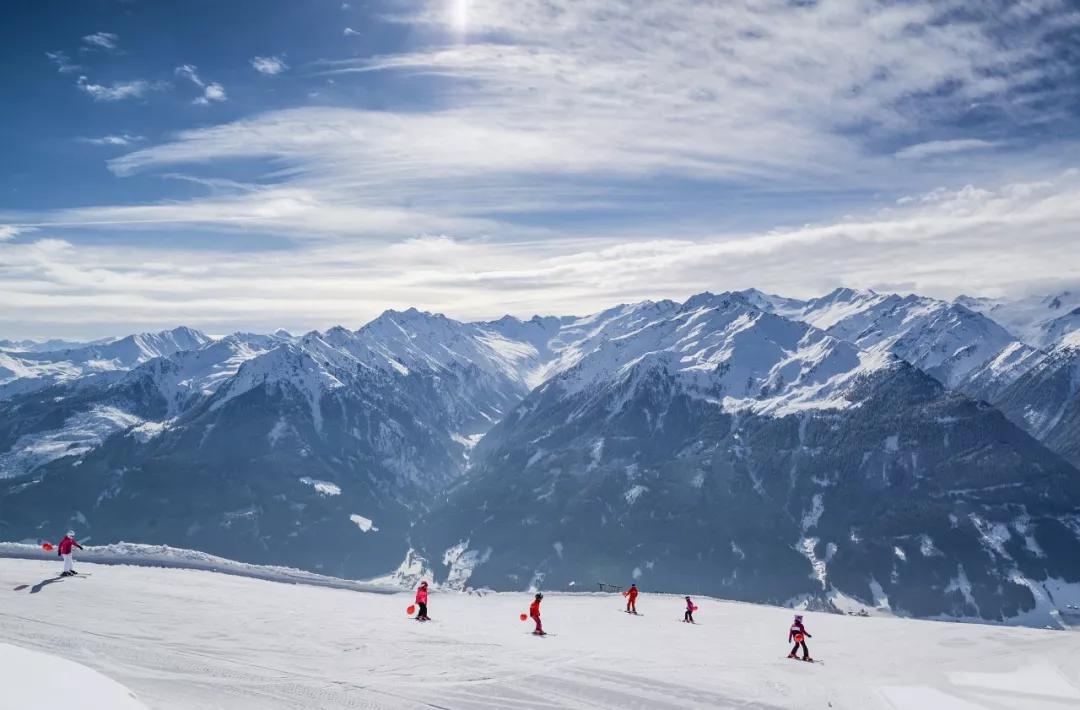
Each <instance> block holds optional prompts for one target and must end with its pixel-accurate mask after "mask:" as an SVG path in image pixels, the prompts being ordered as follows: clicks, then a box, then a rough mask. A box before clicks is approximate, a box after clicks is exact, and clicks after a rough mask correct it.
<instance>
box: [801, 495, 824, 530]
mask: <svg viewBox="0 0 1080 710" xmlns="http://www.w3.org/2000/svg"><path fill="white" fill-rule="evenodd" d="M824 512H825V503H824V500H823V498H822V496H821V494H820V493H815V494H814V497H813V498H812V499H811V508H810V510H808V511H806V512H805V513H803V516H802V531H803V532H806V531H807V530H809V529H810V528H813V527H816V526H817V524H818V521H819V520H821V515H822V513H824Z"/></svg>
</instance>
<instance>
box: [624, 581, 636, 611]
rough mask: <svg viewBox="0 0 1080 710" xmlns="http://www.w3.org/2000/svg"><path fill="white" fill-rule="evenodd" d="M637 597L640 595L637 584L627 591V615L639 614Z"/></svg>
mask: <svg viewBox="0 0 1080 710" xmlns="http://www.w3.org/2000/svg"><path fill="white" fill-rule="evenodd" d="M637 595H638V590H637V585H636V584H631V585H630V589H629V590H627V592H626V613H627V614H636V613H637Z"/></svg>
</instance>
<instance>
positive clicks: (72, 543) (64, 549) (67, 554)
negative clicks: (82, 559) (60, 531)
mask: <svg viewBox="0 0 1080 710" xmlns="http://www.w3.org/2000/svg"><path fill="white" fill-rule="evenodd" d="M73 547H77V548H79V549H80V550H81V549H83V546H82V545H80V544H79V543H78V541H76V540H75V531H74V530H68V532H67V535H64V539H63V540H61V541H60V543H59V544H58V545H57V546H56V556H57V557H63V558H64V571H63V572H61V573H60V576H61V577H70V576H71V575H73V574H76V572H75V570H74V569H73V567H72V565H73V564H74V563H75V560H74V558H73V555H72V551H71V548H73Z"/></svg>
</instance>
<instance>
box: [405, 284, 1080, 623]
mask: <svg viewBox="0 0 1080 710" xmlns="http://www.w3.org/2000/svg"><path fill="white" fill-rule="evenodd" d="M1077 501H1080V477H1078V476H1077V472H1076V470H1075V469H1074V468H1072V467H1071V466H1069V465H1068V464H1066V463H1065V462H1063V461H1062V460H1060V459H1059V458H1057V457H1056V456H1055V455H1054V454H1052V453H1050V452H1049V451H1047V450H1046V449H1045V448H1044V447H1042V446H1041V445H1040V444H1039V443H1038V442H1037V441H1035V440H1034V439H1032V438H1031V437H1029V436H1028V435H1027V434H1025V433H1024V432H1023V431H1021V430H1020V429H1018V428H1017V427H1016V426H1015V425H1013V424H1011V423H1010V422H1009V421H1008V420H1006V419H1005V417H1003V416H1002V415H1001V414H1000V412H998V411H996V410H994V409H993V408H991V407H990V406H988V405H980V404H978V403H976V402H974V401H972V400H970V399H967V398H965V397H963V396H962V395H957V394H952V393H950V392H948V391H947V390H946V389H945V388H944V387H943V386H942V385H941V384H940V383H939V382H938V381H937V380H935V379H934V378H931V377H930V376H928V375H927V374H925V373H923V372H922V371H920V370H919V369H917V368H915V367H913V366H912V365H910V364H909V363H907V362H904V361H902V360H899V359H897V358H895V357H892V356H889V355H887V354H884V353H882V352H880V351H860V350H858V349H857V348H855V347H854V346H853V345H852V344H851V343H848V342H844V341H840V340H837V339H836V338H834V337H832V336H830V335H827V334H826V333H824V332H822V331H820V330H818V329H816V328H814V327H812V326H809V325H807V324H805V323H800V322H796V321H790V320H787V319H784V318H781V317H779V316H777V315H774V314H769V313H765V312H762V311H760V310H758V309H757V308H755V307H754V306H753V305H751V304H750V303H749V301H748V300H747V299H745V298H744V297H742V296H741V295H739V294H723V295H720V296H712V295H709V294H703V295H701V296H696V297H694V298H692V299H690V300H689V301H687V302H686V303H685V304H682V305H681V306H680V307H679V308H678V309H677V310H676V311H674V312H673V313H671V314H670V315H669V316H668V317H666V318H663V319H660V320H657V321H653V322H650V323H649V324H647V325H645V326H643V327H642V328H641V329H640V330H639V331H637V332H635V333H631V334H628V335H627V336H625V337H624V338H621V339H615V340H612V341H609V342H607V343H605V344H604V345H603V346H601V347H599V348H598V349H596V350H595V351H594V352H592V353H590V354H589V355H588V356H586V357H584V358H583V359H581V360H580V362H578V363H577V364H576V365H575V366H574V367H571V368H569V369H567V370H565V371H563V372H562V373H560V374H558V375H556V376H555V377H553V378H552V379H550V380H548V381H547V382H545V383H544V384H543V385H541V386H540V387H538V388H537V389H536V390H534V391H533V392H532V393H531V394H530V395H529V396H528V397H527V398H526V399H525V400H524V401H523V402H522V403H521V404H520V405H519V406H518V408H517V409H516V410H515V411H514V412H512V413H511V414H510V415H509V416H508V417H507V418H505V419H504V420H503V421H501V422H500V423H499V424H498V425H497V426H496V427H495V428H494V429H492V431H491V432H490V433H489V434H488V435H487V436H485V437H484V439H483V440H481V442H480V443H479V445H478V446H477V448H476V450H475V451H474V452H473V464H472V469H471V470H470V473H469V475H468V476H467V477H466V478H464V479H463V480H462V482H461V483H460V484H458V485H457V486H456V487H455V488H454V489H452V490H451V492H450V493H449V495H448V499H447V501H446V504H445V505H443V506H441V507H440V508H439V509H438V510H436V511H435V512H434V513H433V514H432V515H431V516H429V518H428V519H427V520H426V521H425V523H424V524H423V526H421V529H422V533H423V536H424V542H425V543H426V545H427V547H426V550H427V553H428V557H429V559H434V560H438V559H439V558H440V557H442V558H443V565H442V567H438V566H437V569H439V570H440V572H441V573H442V574H445V575H446V576H447V577H448V578H449V577H452V576H455V575H456V576H460V575H461V571H462V570H461V569H460V568H462V567H464V568H466V569H467V571H468V572H469V574H470V575H471V577H470V580H471V582H472V583H474V584H478V585H482V586H484V585H486V586H493V587H495V588H506V587H511V588H513V587H522V586H527V585H530V584H538V583H540V582H541V581H546V582H547V583H551V582H556V583H562V581H563V580H570V579H579V578H586V579H588V578H591V576H597V578H599V579H620V580H627V579H638V580H640V581H641V582H642V583H644V584H646V585H649V586H658V587H663V588H676V587H678V588H681V589H687V590H692V591H696V592H700V591H702V590H705V589H723V590H724V591H723V593H724V595H725V596H731V597H735V598H746V599H768V600H771V601H775V602H779V603H783V602H788V603H794V602H795V601H797V600H799V599H803V600H812V603H813V604H818V605H822V606H827V605H829V604H832V603H834V599H836V598H838V597H845V598H856V599H859V600H862V601H863V602H864V603H867V604H889V605H891V606H892V608H894V609H897V610H902V611H903V612H904V613H909V614H916V615H923V616H934V615H966V616H982V617H984V618H1007V617H1011V616H1016V615H1017V614H1020V613H1022V612H1023V611H1024V610H1026V609H1030V608H1033V606H1034V605H1035V604H1036V603H1037V597H1036V594H1041V593H1042V592H1035V591H1032V590H1033V589H1034V588H1035V587H1037V585H1036V584H1035V583H1036V582H1037V581H1039V580H1045V579H1047V578H1048V577H1053V578H1058V579H1064V580H1069V581H1071V582H1077V581H1080V564H1077V563H1076V562H1075V559H1074V558H1073V556H1074V555H1080V538H1078V533H1080V527H1078V525H1080V518H1078V517H1077ZM1018 510H1022V511H1024V512H1023V513H1022V514H1020V513H1018V512H1017V511H1018ZM459 541H460V543H459ZM447 542H450V543H453V544H455V545H457V548H456V549H454V550H453V554H451V553H450V551H447V553H446V554H445V555H443V550H442V547H441V546H445V545H446V543H447ZM1056 545H1063V546H1065V547H1067V548H1068V549H1069V550H1071V552H1070V553H1069V555H1068V556H1064V557H1059V556H1057V555H1055V556H1053V557H1049V556H1048V555H1047V554H1046V553H1045V551H1044V550H1045V549H1047V548H1049V547H1051V546H1056ZM1058 549H1061V548H1058Z"/></svg>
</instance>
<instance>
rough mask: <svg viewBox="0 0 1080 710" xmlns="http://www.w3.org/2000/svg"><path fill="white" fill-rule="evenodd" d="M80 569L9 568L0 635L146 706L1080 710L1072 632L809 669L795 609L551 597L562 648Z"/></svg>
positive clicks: (905, 637)
mask: <svg viewBox="0 0 1080 710" xmlns="http://www.w3.org/2000/svg"><path fill="white" fill-rule="evenodd" d="M79 568H80V569H81V570H82V571H83V572H90V573H92V576H90V577H85V578H74V579H64V580H58V581H56V582H55V583H51V584H49V585H47V586H44V587H42V588H41V589H40V592H39V593H30V590H29V589H28V588H21V589H18V590H17V591H12V590H16V588H19V587H21V585H34V584H36V583H38V582H40V581H42V580H45V579H49V578H52V577H53V576H54V575H55V574H56V571H57V569H58V566H57V563H56V562H53V561H51V560H50V561H40V560H15V559H0V584H2V585H3V588H4V593H5V594H6V595H7V596H6V599H5V603H4V604H3V605H2V606H0V634H2V635H3V638H4V639H5V641H6V642H8V643H11V644H15V645H17V646H20V647H23V648H26V649H30V650H32V651H41V652H45V653H49V654H51V655H53V656H56V657H60V658H63V659H68V660H72V661H76V662H78V663H80V664H83V665H85V666H88V667H90V668H92V669H95V670H97V671H99V672H101V673H103V674H104V675H106V676H108V677H109V678H112V679H113V680H115V681H116V682H118V683H120V684H122V685H123V686H124V687H126V688H128V689H130V690H131V691H132V692H134V693H135V694H136V695H137V697H138V700H139V701H140V702H142V703H143V704H145V706H146V707H147V708H150V709H154V710H172V709H178V708H184V709H185V710H186V709H189V708H223V709H228V710H233V709H240V710H255V709H256V708H258V709H260V710H267V709H269V710H275V709H279V708H281V709H284V708H305V709H315V710H318V709H323V708H326V709H329V708H368V709H384V708H406V709H411V708H443V709H451V708H452V709H454V710H473V709H496V708H498V709H502V708H522V709H523V708H546V709H554V708H643V709H644V708H648V709H652V708H657V709H660V710H664V709H667V708H742V709H746V708H761V709H769V708H800V710H802V709H804V708H827V707H830V706H831V707H833V708H837V710H840V709H842V708H848V709H850V710H874V709H877V708H881V709H885V708H891V709H896V708H900V709H904V708H913V709H917V710H936V709H938V708H940V709H943V710H944V709H946V708H950V709H951V708H985V709H989V710H999V709H1000V710H1004V709H1006V708H1009V709H1012V708H1035V709H1045V710H1054V709H1061V710H1064V709H1065V708H1075V707H1077V704H1078V703H1080V668H1078V667H1077V666H1076V664H1075V662H1074V661H1073V654H1074V652H1075V650H1076V648H1077V641H1078V639H1080V637H1078V636H1076V635H1074V632H1069V631H1043V630H1038V629H1021V628H1003V627H988V626H980V625H975V624H950V623H941V622H928V621H912V620H904V619H895V618H856V617H848V616H840V615H830V614H814V613H807V627H808V628H809V629H810V631H811V632H812V633H813V634H814V637H813V639H812V640H811V641H810V644H811V650H812V652H813V653H814V655H815V656H816V657H819V658H822V659H826V660H827V663H826V664H823V665H810V664H803V663H794V662H791V661H787V660H786V659H784V658H783V656H784V655H785V654H786V652H787V645H786V638H787V627H788V623H789V621H790V618H791V611H790V610H789V609H784V608H777V607H767V606H760V605H753V604H744V603H737V602H722V601H717V600H712V599H704V598H701V599H698V598H696V599H695V601H696V602H697V604H698V606H699V612H698V616H699V618H700V619H701V620H702V621H705V622H706V623H707V625H708V626H707V627H703V628H702V629H701V630H695V631H692V632H690V631H688V629H687V627H685V626H684V625H682V624H678V623H676V621H677V617H678V616H679V614H681V611H682V605H683V602H682V599H681V597H679V596H675V595H652V594H643V595H642V597H641V599H640V600H639V604H640V605H641V607H642V609H643V611H644V612H645V614H646V616H645V617H643V618H638V619H633V620H632V621H626V620H625V619H623V618H622V617H621V616H617V615H613V614H607V613H601V612H600V610H601V609H607V608H609V607H610V605H611V604H612V603H613V600H615V599H616V597H615V596H614V595H600V594H573V595H568V594H558V593H548V594H547V595H545V601H544V607H543V616H544V624H545V626H546V627H548V628H550V629H551V630H552V631H554V632H556V633H557V636H553V637H551V638H546V639H537V638H534V637H532V636H531V635H529V634H527V633H524V632H523V631H524V630H525V626H526V624H522V623H521V622H519V621H518V614H519V613H520V612H522V611H524V610H525V608H526V606H527V604H528V602H529V597H528V595H526V594H494V593H492V594H482V595H478V594H461V593H442V592H439V591H436V593H434V594H433V596H432V599H431V613H432V617H433V618H434V619H435V622H434V623H431V624H424V625H421V624H417V623H416V622H414V621H411V620H409V619H408V618H407V617H406V615H405V607H406V606H408V605H409V604H410V603H411V602H412V595H411V593H401V594H395V595H387V594H370V593H361V592H355V591H351V590H347V589H333V588H326V587H312V586H307V585H294V584H282V583H277V582H269V581H264V580H259V579H251V578H246V577H241V576H235V575H232V576H230V575H223V574H218V573H214V572H207V571H201V570H187V569H173V568H150V567H132V566H100V565H93V564H88V563H80V564H79ZM620 603H621V601H620ZM669 607H670V614H668V613H666V612H664V611H663V610H664V609H668V608H669ZM58 609H59V610H60V613H58ZM651 610H656V613H653V612H652V611H651ZM609 617H610V618H609ZM702 632H705V633H702ZM886 647H887V648H886ZM55 662H56V661H54V663H55ZM830 704H831V705H830ZM0 707H3V700H0ZM20 710H23V708H20Z"/></svg>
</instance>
